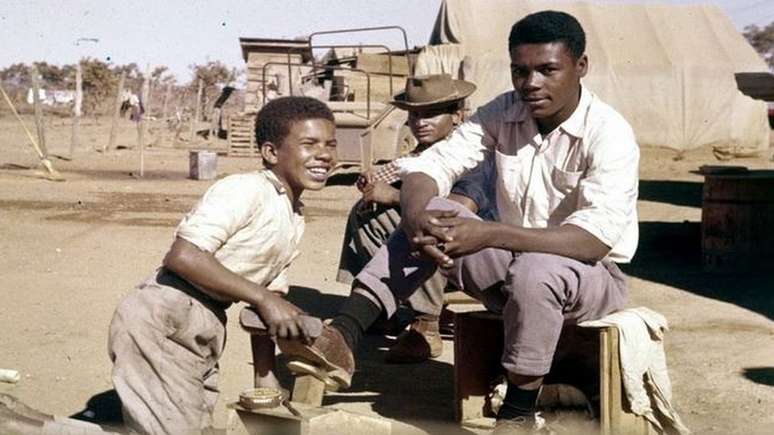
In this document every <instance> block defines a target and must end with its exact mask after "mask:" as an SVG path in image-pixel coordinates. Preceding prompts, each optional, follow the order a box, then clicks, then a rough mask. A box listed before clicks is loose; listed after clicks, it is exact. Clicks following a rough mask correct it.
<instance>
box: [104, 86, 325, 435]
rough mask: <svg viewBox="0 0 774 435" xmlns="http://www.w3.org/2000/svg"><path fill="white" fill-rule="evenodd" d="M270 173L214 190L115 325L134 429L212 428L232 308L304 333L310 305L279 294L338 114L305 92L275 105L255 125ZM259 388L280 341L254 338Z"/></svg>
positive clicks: (288, 332) (114, 343)
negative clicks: (248, 309)
mask: <svg viewBox="0 0 774 435" xmlns="http://www.w3.org/2000/svg"><path fill="white" fill-rule="evenodd" d="M255 135H256V142H257V143H258V144H259V146H260V152H261V157H262V159H263V163H264V167H265V169H263V170H258V171H255V172H250V173H245V174H238V175H232V176H228V177H226V178H224V179H222V180H220V181H218V182H216V183H215V184H214V185H213V186H211V187H210V188H209V189H208V190H207V193H205V194H204V196H203V197H202V199H201V200H200V201H199V203H198V204H197V205H196V206H195V207H194V208H193V210H192V211H191V212H190V213H189V214H188V215H187V216H186V217H185V218H184V219H183V220H182V222H181V223H180V225H179V226H178V227H177V230H176V231H175V240H174V243H173V244H172V247H171V248H170V250H169V252H168V253H167V255H166V257H165V258H164V261H163V265H162V267H161V268H159V269H158V270H157V271H156V272H155V273H154V274H153V275H151V276H150V277H149V278H148V279H147V280H146V281H145V282H143V283H142V284H140V285H139V286H138V287H137V288H136V289H134V290H133V291H132V292H130V293H129V294H128V295H126V296H125V297H124V299H123V300H122V301H121V302H120V303H119V305H118V307H117V308H116V312H115V315H114V317H113V321H112V322H111V325H110V338H109V345H108V347H109V353H110V357H111V359H112V361H113V364H114V366H113V384H114V386H115V388H116V390H117V392H118V394H119V396H120V397H121V401H122V404H123V414H124V420H125V423H126V424H127V426H128V427H129V428H130V429H131V430H133V431H136V432H139V433H143V434H184V433H200V432H201V431H202V430H205V429H207V428H208V427H210V426H211V424H212V412H213V408H214V406H215V402H216V399H217V393H218V389H217V376H218V360H219V359H220V357H221V355H222V352H223V349H224V345H225V338H226V336H225V334H226V330H225V323H226V311H225V310H226V308H228V306H229V305H231V304H232V303H234V302H239V301H242V302H246V303H247V304H249V305H251V306H253V307H254V308H255V309H256V311H257V312H258V313H259V315H260V316H261V319H262V320H263V322H264V323H265V324H266V325H267V327H268V329H269V334H270V336H276V337H282V338H296V339H299V338H300V339H306V338H308V336H309V331H308V330H307V324H306V323H305V322H303V321H302V320H301V318H300V317H299V316H300V315H301V314H303V313H302V311H301V310H300V309H299V308H298V307H296V306H294V305H293V304H291V303H289V302H287V301H286V300H284V299H283V298H282V297H281V296H280V294H282V293H286V292H287V290H288V281H287V272H288V268H289V267H290V264H291V262H292V261H293V259H294V258H296V256H297V255H298V251H297V246H298V243H299V240H300V238H301V235H302V233H303V230H304V217H303V215H302V204H301V201H300V197H301V194H302V193H303V191H304V190H306V189H311V190H319V189H322V188H323V186H324V185H325V182H326V179H327V178H328V174H329V173H330V171H331V170H332V169H333V167H334V166H335V163H336V139H335V126H334V119H333V114H332V113H331V111H330V110H329V109H328V108H327V106H326V105H325V104H324V103H321V102H319V101H317V100H314V99H311V98H305V97H287V98H281V99H277V100H274V101H271V102H269V103H268V104H267V105H266V106H265V107H264V108H263V109H261V111H260V112H259V113H258V116H257V119H256V128H255ZM253 351H254V356H255V360H256V384H257V385H266V386H271V385H276V379H275V378H274V376H273V374H272V372H271V369H272V367H273V361H274V344H273V342H272V341H271V339H270V338H269V337H256V338H255V339H254V341H253Z"/></svg>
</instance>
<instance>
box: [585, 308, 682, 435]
mask: <svg viewBox="0 0 774 435" xmlns="http://www.w3.org/2000/svg"><path fill="white" fill-rule="evenodd" d="M579 326H582V327H593V328H600V327H606V326H615V327H616V328H617V329H618V336H619V345H618V352H619V356H620V361H621V379H622V380H623V386H624V393H625V394H626V398H627V399H628V400H629V404H630V406H631V411H632V412H633V413H634V414H636V415H641V416H643V417H645V418H647V419H648V420H649V421H650V422H652V423H653V424H654V425H656V427H658V428H664V429H667V433H678V434H689V433H691V432H690V430H688V428H687V427H685V425H684V424H683V422H682V420H681V419H680V416H679V415H677V411H675V409H674V408H673V407H672V404H671V403H670V401H671V400H672V384H671V382H670V381H669V371H668V370H667V363H666V354H665V353H664V333H665V332H666V331H668V330H669V326H668V325H667V320H666V318H664V316H662V315H661V314H659V313H657V312H655V311H653V310H651V309H649V308H645V307H638V308H630V309H627V310H623V311H618V312H615V313H613V314H609V315H607V316H605V317H603V318H601V319H599V320H589V321H586V322H582V323H580V324H579ZM652 406H655V409H653V408H652Z"/></svg>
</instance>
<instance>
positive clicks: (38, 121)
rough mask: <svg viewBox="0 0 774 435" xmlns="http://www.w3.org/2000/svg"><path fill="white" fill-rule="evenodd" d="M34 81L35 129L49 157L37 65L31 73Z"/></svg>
mask: <svg viewBox="0 0 774 435" xmlns="http://www.w3.org/2000/svg"><path fill="white" fill-rule="evenodd" d="M30 78H31V79H32V103H33V105H34V110H35V128H36V129H37V132H38V146H40V150H41V151H43V156H44V157H47V156H48V149H47V148H46V124H45V120H44V119H43V107H42V104H41V102H40V74H39V73H38V68H37V67H36V66H35V64H33V65H32V71H31V73H30Z"/></svg>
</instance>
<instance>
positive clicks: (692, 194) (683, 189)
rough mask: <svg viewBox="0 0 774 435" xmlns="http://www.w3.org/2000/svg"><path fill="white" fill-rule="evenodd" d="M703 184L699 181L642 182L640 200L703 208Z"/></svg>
mask: <svg viewBox="0 0 774 435" xmlns="http://www.w3.org/2000/svg"><path fill="white" fill-rule="evenodd" d="M702 188H703V183H701V182H698V181H669V180H640V196H639V197H640V200H642V201H651V202H663V203H665V204H673V205H680V206H685V207H699V208H701V195H702Z"/></svg>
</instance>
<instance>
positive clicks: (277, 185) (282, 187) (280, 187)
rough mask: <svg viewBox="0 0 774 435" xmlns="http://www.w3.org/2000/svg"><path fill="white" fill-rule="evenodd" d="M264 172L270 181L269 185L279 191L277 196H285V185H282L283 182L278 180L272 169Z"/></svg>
mask: <svg viewBox="0 0 774 435" xmlns="http://www.w3.org/2000/svg"><path fill="white" fill-rule="evenodd" d="M262 172H263V175H264V176H265V177H266V179H267V180H269V183H271V185H272V186H274V188H275V189H276V190H277V194H279V195H284V194H285V193H286V192H285V185H284V184H282V181H280V180H279V178H277V175H276V174H275V173H274V172H272V171H271V170H270V169H264V170H263V171H262Z"/></svg>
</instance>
